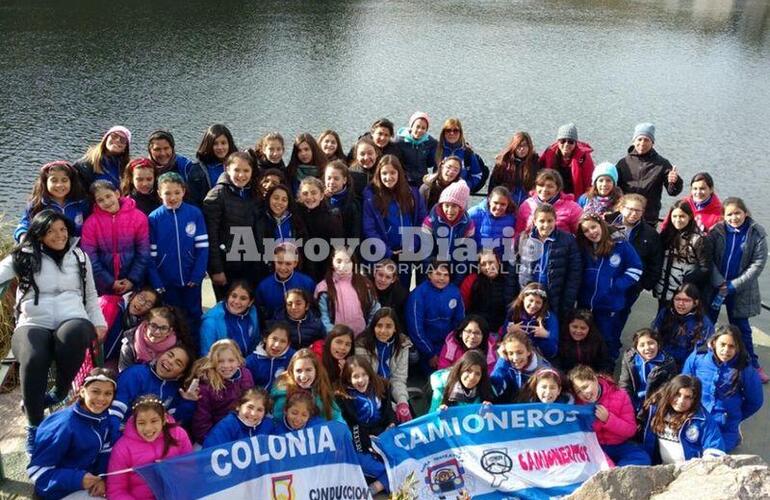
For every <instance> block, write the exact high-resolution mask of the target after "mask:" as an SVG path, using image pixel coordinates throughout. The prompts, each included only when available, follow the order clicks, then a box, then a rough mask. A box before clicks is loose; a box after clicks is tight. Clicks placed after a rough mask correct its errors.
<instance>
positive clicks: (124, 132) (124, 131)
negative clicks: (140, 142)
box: [102, 125, 131, 144]
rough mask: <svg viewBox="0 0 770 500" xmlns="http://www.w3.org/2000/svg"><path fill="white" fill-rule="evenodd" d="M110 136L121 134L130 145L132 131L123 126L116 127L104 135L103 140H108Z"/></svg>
mask: <svg viewBox="0 0 770 500" xmlns="http://www.w3.org/2000/svg"><path fill="white" fill-rule="evenodd" d="M110 134H120V135H122V136H123V137H125V138H126V140H127V141H128V143H129V144H131V131H130V130H128V129H127V128H126V127H124V126H122V125H115V126H114V127H112V128H111V129H109V130H108V131H107V133H105V134H104V137H102V139H106V138H107V136H109V135H110Z"/></svg>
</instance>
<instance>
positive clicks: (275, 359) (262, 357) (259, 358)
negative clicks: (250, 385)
mask: <svg viewBox="0 0 770 500" xmlns="http://www.w3.org/2000/svg"><path fill="white" fill-rule="evenodd" d="M289 329H290V327H289V325H288V324H286V323H282V322H279V321H276V322H274V323H272V324H270V325H269V326H268V327H267V329H266V330H265V335H264V337H263V340H262V342H260V343H259V345H257V348H256V349H254V352H252V353H251V354H249V355H248V356H247V357H246V368H248V369H249V371H250V372H251V377H252V378H253V379H254V385H256V386H257V387H263V388H264V389H265V390H266V391H269V390H270V389H271V388H272V386H273V382H274V381H275V378H276V377H277V376H278V375H280V374H281V373H283V372H284V371H286V367H287V366H289V360H291V357H292V356H294V352H295V351H294V349H293V348H292V347H291V344H290V343H289Z"/></svg>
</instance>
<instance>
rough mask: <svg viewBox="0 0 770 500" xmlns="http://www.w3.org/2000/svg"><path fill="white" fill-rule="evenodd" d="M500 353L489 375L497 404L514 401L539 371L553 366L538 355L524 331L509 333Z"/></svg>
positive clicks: (499, 349)
mask: <svg viewBox="0 0 770 500" xmlns="http://www.w3.org/2000/svg"><path fill="white" fill-rule="evenodd" d="M497 352H498V354H499V355H500V357H499V358H497V363H495V367H494V368H493V369H492V373H491V374H490V375H489V382H490V384H491V385H492V393H493V394H494V396H495V402H497V403H511V402H513V401H514V400H515V399H516V397H517V396H518V393H519V391H520V390H521V389H522V388H523V387H524V386H525V385H526V384H527V382H528V381H529V378H530V377H531V376H532V375H533V374H534V373H535V372H536V371H537V370H538V369H540V368H547V367H549V366H551V364H550V363H549V362H548V361H546V360H545V358H543V356H542V354H540V353H538V352H537V350H536V349H535V346H534V345H533V344H532V339H530V338H529V336H528V335H526V334H524V333H521V332H513V333H508V334H506V335H505V337H503V340H502V341H501V342H500V347H499V348H498V350H497Z"/></svg>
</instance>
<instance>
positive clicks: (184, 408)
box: [110, 345, 198, 429]
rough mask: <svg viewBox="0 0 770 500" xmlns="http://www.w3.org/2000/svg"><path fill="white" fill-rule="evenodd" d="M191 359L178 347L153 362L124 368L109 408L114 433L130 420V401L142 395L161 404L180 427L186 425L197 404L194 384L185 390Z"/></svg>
mask: <svg viewBox="0 0 770 500" xmlns="http://www.w3.org/2000/svg"><path fill="white" fill-rule="evenodd" d="M193 359H194V356H193V354H192V352H191V351H190V350H189V349H187V348H186V347H183V346H181V345H177V346H175V347H172V348H171V349H168V350H167V351H166V352H164V353H163V354H161V355H160V356H159V357H158V358H157V359H156V360H155V361H154V362H151V363H149V364H139V365H133V366H129V367H128V368H126V370H125V371H123V372H122V373H121V374H120V377H119V378H118V387H117V390H116V391H115V399H114V400H113V401H112V406H111V407H110V417H111V421H112V426H113V427H114V428H115V429H118V428H119V427H120V425H121V424H122V423H124V422H125V421H126V420H128V417H130V416H131V406H132V405H133V404H134V400H136V398H138V397H139V396H142V395H144V394H155V395H156V396H158V398H159V399H160V400H161V401H163V404H164V406H165V407H166V409H167V410H169V414H170V415H171V416H172V417H174V420H176V421H177V422H179V423H180V424H187V423H189V421H190V419H191V418H192V415H193V412H194V411H195V402H196V401H197V400H198V388H197V387H196V385H197V384H194V385H192V384H191V386H189V387H187V388H186V389H185V388H183V386H182V381H184V380H185V378H187V376H188V374H189V372H190V367H191V366H192V362H193Z"/></svg>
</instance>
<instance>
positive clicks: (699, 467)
mask: <svg viewBox="0 0 770 500" xmlns="http://www.w3.org/2000/svg"><path fill="white" fill-rule="evenodd" d="M694 495H697V499H698V500H712V499H713V500H717V499H718V500H722V499H725V498H730V499H739V500H743V499H746V500H749V499H751V500H755V499H770V469H769V468H768V465H767V463H766V462H765V461H764V460H762V458H760V457H758V456H756V455H735V456H732V455H726V456H724V457H721V458H718V459H705V460H704V459H698V460H690V461H689V462H685V463H682V464H677V465H659V466H656V467H620V468H617V469H612V470H609V471H602V472H599V473H598V474H596V475H594V476H593V477H592V478H591V479H589V480H588V481H586V482H585V483H583V485H582V486H581V487H580V488H578V489H577V490H576V491H575V492H574V493H572V495H570V496H568V497H567V498H568V499H570V500H611V499H622V500H643V499H644V500H646V499H648V498H649V499H654V500H682V499H683V498H693V497H694Z"/></svg>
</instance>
